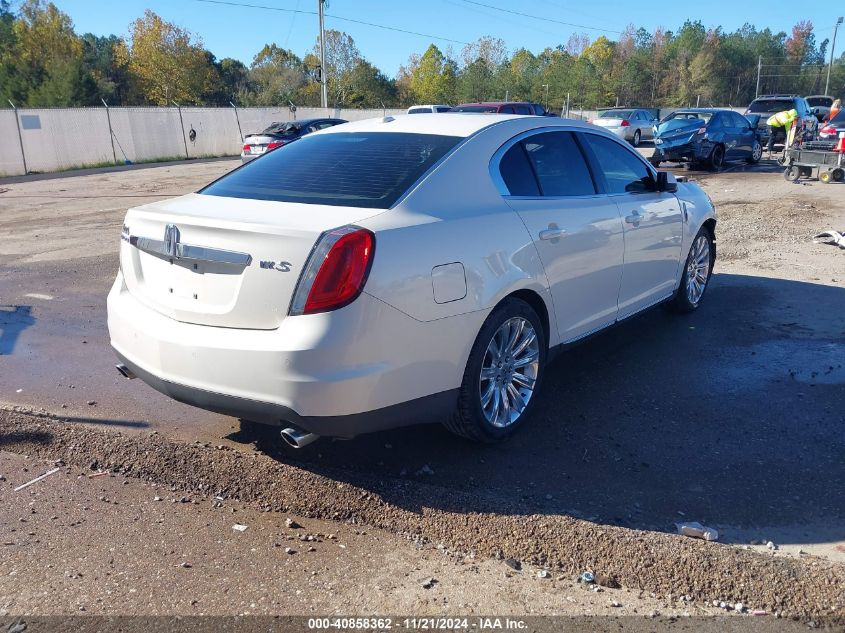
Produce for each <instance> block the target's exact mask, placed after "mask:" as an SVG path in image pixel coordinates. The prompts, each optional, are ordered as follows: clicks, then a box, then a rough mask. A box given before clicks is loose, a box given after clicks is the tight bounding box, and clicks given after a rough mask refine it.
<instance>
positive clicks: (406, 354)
mask: <svg viewBox="0 0 845 633" xmlns="http://www.w3.org/2000/svg"><path fill="white" fill-rule="evenodd" d="M485 317H486V313H473V314H471V315H463V316H460V317H451V318H447V319H440V320H437V321H432V322H421V321H417V320H415V319H412V318H411V317H409V316H407V315H405V314H404V313H402V312H400V311H398V310H396V309H395V308H392V307H390V306H388V305H387V304H385V303H383V302H381V301H379V300H378V299H375V298H373V297H371V296H369V295H367V294H366V293H364V294H362V295H361V296H360V297H359V298H358V299H356V300H355V301H354V302H353V303H351V304H350V305H348V306H346V307H345V308H341V309H340V310H337V311H335V312H330V313H324V314H314V315H304V316H297V317H287V318H285V319H284V320H283V322H282V324H281V326H280V327H279V328H277V329H275V330H244V329H235V328H224V327H213V326H206V325H197V324H191V323H184V322H180V321H176V320H174V319H171V318H169V317H167V316H164V315H162V314H160V313H158V312H156V311H155V310H153V309H151V308H149V307H148V306H146V305H145V304H143V303H142V302H141V301H139V300H138V299H137V298H136V297H134V296H133V295H132V294H131V293H130V292H128V290H127V289H126V286H125V285H124V284H123V279H122V276H121V275H118V278H117V280H116V281H115V284H114V286H113V287H112V290H111V292H110V293H109V297H108V327H109V334H110V337H111V344H112V347H113V348H114V350H115V352H116V353H117V355H118V357H119V358H120V360H121V361H122V362H123V363H124V364H125V365H126V366H127V367H128V368H129V369H130V370H131V371H132V372H133V373H134V374H135V375H137V376H138V377H140V378H141V379H142V380H143V381H144V382H146V383H147V384H149V385H150V386H151V387H153V388H154V389H157V390H158V391H160V392H162V393H164V394H166V395H168V396H170V397H172V398H174V399H176V400H179V401H180V402H185V403H187V404H191V405H194V406H197V407H200V408H203V409H208V410H211V411H216V412H219V413H224V414H227V415H233V416H237V417H242V418H245V419H249V420H252V421H255V422H262V423H265V424H274V425H293V426H297V427H300V428H302V429H304V430H306V431H310V432H313V433H316V434H318V435H332V436H341V437H351V436H354V435H357V434H360V433H366V432H370V431H375V430H381V429H386V428H392V427H399V426H405V425H409V424H416V423H419V422H424V421H438V420H441V419H442V416H443V415H445V414H448V412H449V411H448V409H449V407H448V406H447V405H450V406H451V405H455V403H456V399H455V397H454V396H455V392H454V390H456V389H457V388H458V387H459V386H460V383H461V379H462V376H463V371H464V368H465V366H466V359H467V357H468V355H469V348H470V346H471V345H472V342H473V339H474V337H475V333H477V331H478V329H479V328H480V327H481V322H483V320H484V318H485ZM469 328H475V329H474V332H473V334H472V336H470V337H469V340H466V339H467V336H466V333H467V332H468V331H469ZM450 392H451V393H450Z"/></svg>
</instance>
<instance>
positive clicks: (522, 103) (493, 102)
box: [456, 101, 535, 107]
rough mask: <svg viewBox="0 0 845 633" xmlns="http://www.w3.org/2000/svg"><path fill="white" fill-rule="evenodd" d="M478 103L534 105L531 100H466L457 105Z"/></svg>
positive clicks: (484, 104) (482, 104)
mask: <svg viewBox="0 0 845 633" xmlns="http://www.w3.org/2000/svg"><path fill="white" fill-rule="evenodd" d="M468 105H480V106H497V107H498V106H504V105H535V104H534V102H533V101H468V102H467V103H459V104H458V106H456V107H460V106H468Z"/></svg>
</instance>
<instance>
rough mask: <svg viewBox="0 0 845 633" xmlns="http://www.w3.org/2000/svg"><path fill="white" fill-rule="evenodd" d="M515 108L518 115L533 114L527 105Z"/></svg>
mask: <svg viewBox="0 0 845 633" xmlns="http://www.w3.org/2000/svg"><path fill="white" fill-rule="evenodd" d="M514 108H516V113H517V114H531V110H529V109H528V106H526V105H518V106H514Z"/></svg>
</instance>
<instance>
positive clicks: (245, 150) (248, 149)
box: [243, 143, 251, 154]
mask: <svg viewBox="0 0 845 633" xmlns="http://www.w3.org/2000/svg"><path fill="white" fill-rule="evenodd" d="M243 151H244V152H245V153H247V154H249V152H250V151H251V148H250V146H249V143H247V144H246V145H244V150H243Z"/></svg>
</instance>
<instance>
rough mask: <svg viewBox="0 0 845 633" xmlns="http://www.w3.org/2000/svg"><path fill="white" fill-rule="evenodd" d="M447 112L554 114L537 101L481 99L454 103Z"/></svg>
mask: <svg viewBox="0 0 845 633" xmlns="http://www.w3.org/2000/svg"><path fill="white" fill-rule="evenodd" d="M449 112H482V113H486V114H527V115H533V116H555V115H554V114H552V113H551V112H546V109H545V108H544V107H543V106H541V105H540V104H539V103H529V102H527V101H483V102H479V103H462V104H460V105H456V106H455V107H454V108H452V109H451V110H449Z"/></svg>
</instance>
